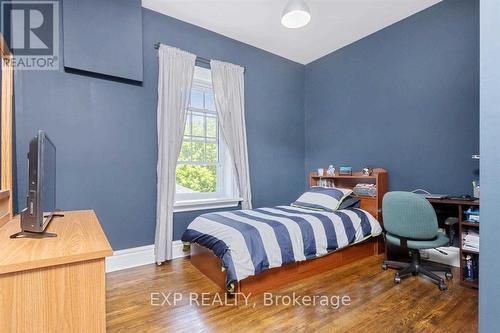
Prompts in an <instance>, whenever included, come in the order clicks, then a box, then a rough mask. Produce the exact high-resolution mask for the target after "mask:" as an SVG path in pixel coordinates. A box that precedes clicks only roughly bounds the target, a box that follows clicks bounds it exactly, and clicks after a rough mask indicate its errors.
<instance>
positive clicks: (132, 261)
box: [106, 240, 189, 273]
mask: <svg viewBox="0 0 500 333" xmlns="http://www.w3.org/2000/svg"><path fill="white" fill-rule="evenodd" d="M188 255H189V252H184V251H182V241H180V240H177V241H174V242H173V243H172V259H177V258H182V257H186V256H188ZM154 263H155V246H154V245H146V246H139V247H134V248H130V249H124V250H119V251H115V252H113V256H111V257H108V258H106V273H111V272H116V271H120V270H122V269H127V268H133V267H138V266H142V265H149V264H154Z"/></svg>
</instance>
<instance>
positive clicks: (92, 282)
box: [0, 210, 113, 333]
mask: <svg viewBox="0 0 500 333" xmlns="http://www.w3.org/2000/svg"><path fill="white" fill-rule="evenodd" d="M19 230H20V228H19V216H16V217H14V219H13V220H11V221H9V222H7V223H6V224H5V225H4V226H3V227H1V228H0V253H1V254H2V255H0V332H19V333H31V332H64V333H76V332H85V333H86V332H89V333H105V332H106V288H105V286H106V279H105V261H104V258H105V257H108V256H111V255H113V249H112V248H111V246H110V245H109V243H108V240H107V239H106V235H105V234H104V232H103V230H102V228H101V226H100V224H99V220H98V219H97V216H96V215H95V213H94V212H93V211H91V210H81V211H65V212H64V217H62V218H57V219H54V220H52V222H51V223H50V224H49V225H48V227H47V231H48V232H51V233H56V234H57V237H54V238H45V239H31V238H25V239H23V240H20V239H18V240H13V239H9V236H10V235H12V234H13V233H15V232H18V231H19Z"/></svg>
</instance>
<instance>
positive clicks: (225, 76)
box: [210, 60, 252, 209]
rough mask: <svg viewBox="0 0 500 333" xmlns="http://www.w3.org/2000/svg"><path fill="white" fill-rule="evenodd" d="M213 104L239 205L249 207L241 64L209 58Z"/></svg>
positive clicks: (243, 88)
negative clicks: (227, 153) (227, 152)
mask: <svg viewBox="0 0 500 333" xmlns="http://www.w3.org/2000/svg"><path fill="white" fill-rule="evenodd" d="M210 68H211V70H212V85H213V89H214V93H215V108H216V109H217V114H218V115H219V122H220V126H221V129H222V134H223V136H224V139H225V140H226V143H227V146H228V149H229V153H230V155H231V158H232V163H233V167H234V171H235V172H234V174H235V177H236V184H237V185H238V191H239V193H240V196H241V197H242V199H243V200H242V202H241V208H242V209H251V208H252V193H251V189H250V174H249V168H248V150H247V134H246V127H245V85H244V68H243V67H241V66H237V65H233V64H230V63H227V62H222V61H216V60H211V61H210Z"/></svg>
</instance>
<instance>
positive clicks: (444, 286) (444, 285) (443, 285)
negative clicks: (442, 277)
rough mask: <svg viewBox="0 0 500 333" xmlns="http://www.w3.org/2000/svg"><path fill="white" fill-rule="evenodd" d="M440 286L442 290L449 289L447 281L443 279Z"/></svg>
mask: <svg viewBox="0 0 500 333" xmlns="http://www.w3.org/2000/svg"><path fill="white" fill-rule="evenodd" d="M438 287H439V290H441V291H445V290H446V289H448V286H447V285H446V283H444V282H442V281H441V282H439V285H438Z"/></svg>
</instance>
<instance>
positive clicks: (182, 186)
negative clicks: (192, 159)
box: [176, 165, 217, 193]
mask: <svg viewBox="0 0 500 333" xmlns="http://www.w3.org/2000/svg"><path fill="white" fill-rule="evenodd" d="M176 183H177V184H176V185H177V186H176V191H177V193H195V192H215V191H216V188H217V172H216V166H215V165H209V166H201V165H178V166H177V169H176Z"/></svg>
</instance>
